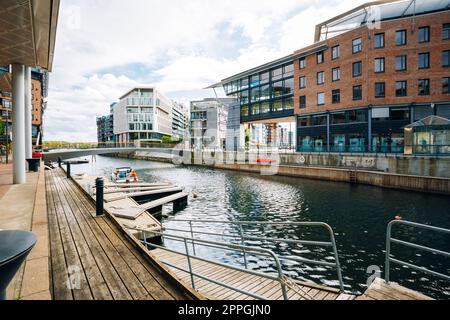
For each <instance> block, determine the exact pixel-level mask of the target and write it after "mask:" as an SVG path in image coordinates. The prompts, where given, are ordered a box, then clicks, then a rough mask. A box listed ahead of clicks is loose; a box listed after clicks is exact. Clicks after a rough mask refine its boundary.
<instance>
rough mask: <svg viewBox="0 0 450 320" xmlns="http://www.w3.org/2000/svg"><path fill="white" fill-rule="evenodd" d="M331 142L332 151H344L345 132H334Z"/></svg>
mask: <svg viewBox="0 0 450 320" xmlns="http://www.w3.org/2000/svg"><path fill="white" fill-rule="evenodd" d="M331 139H332V142H333V151H335V152H343V151H345V143H346V142H345V134H334V135H332V136H331Z"/></svg>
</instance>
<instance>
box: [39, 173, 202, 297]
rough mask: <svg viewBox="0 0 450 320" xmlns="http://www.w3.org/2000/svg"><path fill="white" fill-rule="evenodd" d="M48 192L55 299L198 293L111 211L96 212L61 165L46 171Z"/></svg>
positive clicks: (176, 295) (177, 295) (191, 295)
mask: <svg viewBox="0 0 450 320" xmlns="http://www.w3.org/2000/svg"><path fill="white" fill-rule="evenodd" d="M46 193H47V205H48V218H49V236H50V256H51V259H50V260H51V261H50V264H51V272H50V273H51V292H52V297H53V299H55V300H113V299H114V300H132V299H133V300H135V299H139V300H141V299H142V300H143V299H145V300H174V299H195V298H198V297H199V296H197V295H196V294H195V293H193V291H192V290H190V289H188V288H187V287H184V286H183V285H181V284H180V283H179V282H178V281H177V280H176V279H175V278H174V277H173V276H172V275H171V274H170V273H169V272H168V271H167V270H165V269H164V268H162V267H161V266H160V265H159V264H158V263H157V262H155V261H153V260H152V259H151V258H150V256H149V255H147V253H145V252H144V251H141V248H140V247H139V246H138V245H137V244H136V242H133V241H132V240H130V238H128V237H127V236H126V235H125V234H124V231H123V230H121V229H120V227H118V224H117V223H116V222H115V221H112V220H111V218H110V217H99V218H95V217H93V216H94V213H95V207H94V205H93V203H92V201H91V200H90V199H89V197H88V196H87V195H86V194H85V193H83V192H82V191H81V190H80V189H79V188H78V187H77V186H76V184H75V182H73V181H72V180H69V179H67V178H66V177H65V174H64V172H63V171H62V169H54V170H52V171H46ZM69 278H70V282H68V280H69ZM68 283H71V284H72V286H73V287H72V288H71V286H70V285H68Z"/></svg>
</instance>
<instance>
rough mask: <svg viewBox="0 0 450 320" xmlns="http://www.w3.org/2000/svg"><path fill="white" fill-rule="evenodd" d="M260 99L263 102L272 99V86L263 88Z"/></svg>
mask: <svg viewBox="0 0 450 320" xmlns="http://www.w3.org/2000/svg"><path fill="white" fill-rule="evenodd" d="M260 99H261V100H266V99H270V86H269V85H268V84H267V85H264V86H262V87H261V95H260Z"/></svg>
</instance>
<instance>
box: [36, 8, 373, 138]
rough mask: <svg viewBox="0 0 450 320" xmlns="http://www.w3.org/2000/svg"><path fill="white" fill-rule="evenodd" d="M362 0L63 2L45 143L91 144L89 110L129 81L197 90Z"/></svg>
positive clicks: (176, 92)
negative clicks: (52, 141)
mask: <svg viewBox="0 0 450 320" xmlns="http://www.w3.org/2000/svg"><path fill="white" fill-rule="evenodd" d="M365 2H367V0H351V1H349V0H328V1H323V0H276V1H274V0H164V1H163V0H65V1H61V7H60V14H59V22H58V30H57V38H56V48H55V58H54V64H53V72H52V73H51V75H50V87H49V96H48V98H47V101H48V104H47V109H46V111H45V115H44V130H45V140H47V141H50V140H59V141H70V142H95V141H96V140H97V129H96V117H98V116H102V115H106V114H108V113H109V105H110V104H111V103H112V102H115V101H117V100H118V98H119V97H120V96H121V95H122V94H124V93H126V92H127V91H128V90H129V89H131V88H132V87H134V86H139V85H145V86H154V87H156V88H158V89H159V90H160V91H162V92H163V94H165V95H166V96H167V97H169V98H171V99H173V100H176V101H178V102H182V103H184V104H185V105H187V106H188V105H189V101H193V100H198V99H202V98H207V97H214V92H213V91H212V90H211V89H209V90H204V89H203V88H205V87H207V86H209V85H211V84H214V83H217V82H219V81H220V80H222V79H225V78H227V77H229V76H232V75H234V74H236V73H239V72H242V71H245V70H247V69H250V68H253V67H256V66H258V65H261V64H264V63H267V62H269V61H272V60H275V59H278V58H281V57H284V56H286V55H289V54H291V53H292V52H293V51H295V50H297V49H300V48H302V47H305V46H307V45H310V44H312V43H313V42H314V27H315V25H316V24H318V23H321V22H323V21H326V20H327V19H329V18H332V17H334V16H336V15H338V14H339V13H342V12H345V11H347V10H350V9H352V8H353V7H356V6H358V5H360V4H362V3H365Z"/></svg>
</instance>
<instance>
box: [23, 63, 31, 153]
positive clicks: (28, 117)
mask: <svg viewBox="0 0 450 320" xmlns="http://www.w3.org/2000/svg"><path fill="white" fill-rule="evenodd" d="M32 110H33V108H32V102H31V68H30V67H28V66H25V158H26V159H31V158H32V156H33V146H32V145H33V140H32V131H31V123H32V122H31V121H32V117H31V115H32Z"/></svg>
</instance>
